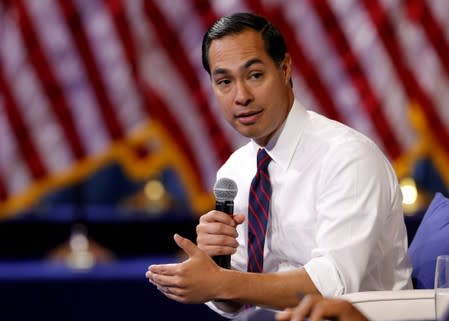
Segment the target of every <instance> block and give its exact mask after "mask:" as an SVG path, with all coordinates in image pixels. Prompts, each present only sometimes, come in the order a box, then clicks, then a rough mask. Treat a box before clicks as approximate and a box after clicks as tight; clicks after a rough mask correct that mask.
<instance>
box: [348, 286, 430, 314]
mask: <svg viewBox="0 0 449 321" xmlns="http://www.w3.org/2000/svg"><path fill="white" fill-rule="evenodd" d="M340 298H342V299H345V300H348V301H350V302H352V303H353V304H354V305H355V306H356V307H357V308H358V309H359V310H360V311H361V312H363V313H364V314H365V315H366V316H367V318H368V319H369V320H371V321H406V320H407V321H413V320H435V294H434V290H427V289H426V290H401V291H366V292H356V293H348V294H344V295H341V296H340Z"/></svg>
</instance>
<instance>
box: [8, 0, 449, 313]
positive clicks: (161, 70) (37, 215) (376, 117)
mask: <svg viewBox="0 0 449 321" xmlns="http://www.w3.org/2000/svg"><path fill="white" fill-rule="evenodd" d="M237 11H252V12H256V13H259V14H262V15H264V16H266V17H267V18H269V19H270V20H271V21H272V22H273V23H274V24H275V25H276V26H278V27H279V29H280V30H281V31H282V32H283V33H284V35H285V37H286V40H287V42H288V48H289V51H290V53H291V55H292V58H293V63H294V76H293V83H294V87H295V92H296V97H297V99H298V100H299V101H301V102H302V103H303V104H304V105H305V106H306V107H307V108H309V109H311V110H315V111H317V112H320V113H322V114H324V115H327V116H328V117H330V118H332V119H335V120H338V121H341V122H343V123H346V124H348V125H349V126H351V127H354V128H355V129H357V130H359V131H361V132H363V133H365V134H366V135H367V136H369V137H371V138H372V139H373V140H374V141H375V142H376V143H377V144H378V145H379V146H380V148H381V149H382V150H383V151H384V152H385V154H386V155H387V157H388V158H389V159H390V161H391V162H392V164H393V166H394V168H395V170H396V173H397V175H398V178H399V179H400V180H401V183H402V185H403V191H404V210H405V214H406V217H405V218H406V222H407V224H408V228H409V231H410V234H409V235H410V238H411V237H413V231H414V230H415V229H416V227H417V224H419V219H420V215H422V213H423V210H424V209H425V207H426V206H427V204H428V201H429V200H430V198H431V197H432V196H433V194H434V193H435V192H436V191H440V192H442V193H443V194H445V195H448V189H447V188H448V186H449V166H448V164H449V163H448V159H449V16H448V12H449V1H445V0H428V1H424V0H408V1H406V0H404V1H401V0H327V1H324V0H317V1H312V0H311V1H300V0H283V1H281V0H242V1H237V0H212V1H206V0H189V1H187V0H128V1H127V0H60V1H57V0H27V1H26V0H0V302H2V303H1V304H0V306H1V308H0V318H2V319H3V317H2V313H3V315H5V316H7V317H8V318H11V319H12V318H14V319H15V320H21V319H25V318H29V317H30V316H32V317H33V318H34V319H39V320H40V319H46V320H49V319H60V318H63V319H66V320H89V319H91V320H102V319H104V320H106V319H108V320H114V319H116V320H118V319H127V320H173V319H174V318H177V317H179V315H182V316H183V319H184V320H214V318H216V319H218V317H217V316H215V315H214V314H213V313H211V312H210V311H209V310H207V308H205V307H204V306H201V305H199V306H196V305H193V306H185V305H181V304H177V303H174V302H170V301H169V300H167V299H165V298H164V297H162V296H161V295H159V294H158V293H157V291H156V290H155V289H154V288H153V287H152V285H150V284H147V282H146V279H145V278H144V272H145V270H146V267H147V266H148V265H149V264H150V263H151V262H168V261H169V262H172V261H175V260H179V259H181V258H180V257H179V256H178V255H179V253H178V252H177V249H176V247H175V245H174V242H173V241H172V236H173V233H175V232H178V233H181V234H183V235H185V236H187V237H189V238H191V239H192V240H194V239H195V225H196V223H197V220H198V217H199V216H200V215H201V214H202V213H204V212H206V211H208V210H210V209H212V208H213V206H214V199H213V195H212V193H211V190H212V186H213V183H214V182H215V171H216V170H217V169H218V167H219V166H220V164H221V163H223V162H224V161H225V160H226V158H227V157H228V156H229V154H230V153H231V152H232V151H233V150H234V149H236V148H237V147H238V146H241V145H242V144H243V143H245V139H242V138H240V137H239V136H238V135H237V134H235V133H234V132H233V131H232V129H231V128H230V127H228V125H227V124H225V123H224V121H223V120H222V119H221V117H220V112H219V109H218V106H217V103H216V101H215V100H214V97H213V95H212V92H211V88H210V84H209V77H208V75H207V73H206V72H205V71H204V70H203V69H202V66H201V40H202V36H203V34H204V32H205V31H206V30H207V28H208V26H209V25H210V24H211V23H212V22H213V21H215V20H216V19H217V18H218V17H220V16H222V15H227V14H230V13H233V12H237ZM367 170H369V169H367ZM40 291H42V292H40ZM39 293H42V294H39ZM33 302H34V303H33ZM27 307H28V308H27ZM2 310H3V312H2Z"/></svg>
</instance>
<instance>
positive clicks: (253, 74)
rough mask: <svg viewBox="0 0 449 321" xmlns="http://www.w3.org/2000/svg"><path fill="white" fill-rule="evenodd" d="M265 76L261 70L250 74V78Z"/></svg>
mask: <svg viewBox="0 0 449 321" xmlns="http://www.w3.org/2000/svg"><path fill="white" fill-rule="evenodd" d="M262 76H263V74H262V73H261V72H253V73H252V74H251V75H250V78H253V79H259V78H261V77H262Z"/></svg>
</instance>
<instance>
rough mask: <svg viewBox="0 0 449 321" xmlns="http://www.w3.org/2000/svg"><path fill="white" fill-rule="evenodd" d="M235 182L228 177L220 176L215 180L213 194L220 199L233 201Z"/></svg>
mask: <svg viewBox="0 0 449 321" xmlns="http://www.w3.org/2000/svg"><path fill="white" fill-rule="evenodd" d="M237 191H238V189H237V184H236V183H235V182H234V181H233V180H232V179H230V178H226V177H223V178H220V179H219V180H218V181H216V182H215V185H214V195H215V198H216V199H217V200H220V201H233V200H234V198H235V196H236V195H237Z"/></svg>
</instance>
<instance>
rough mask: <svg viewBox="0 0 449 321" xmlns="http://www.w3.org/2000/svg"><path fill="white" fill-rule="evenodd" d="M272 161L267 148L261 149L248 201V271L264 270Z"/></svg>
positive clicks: (258, 153)
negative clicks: (269, 165) (269, 170)
mask: <svg viewBox="0 0 449 321" xmlns="http://www.w3.org/2000/svg"><path fill="white" fill-rule="evenodd" d="M270 161H271V158H270V156H269V155H268V154H267V152H266V151H265V149H259V151H258V152H257V173H256V176H254V178H253V181H252V182H251V187H250V192H249V202H248V272H262V271H263V248H264V244H265V232H266V229H267V222H268V215H269V213H270V199H271V183H270V176H269V174H268V164H270Z"/></svg>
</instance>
